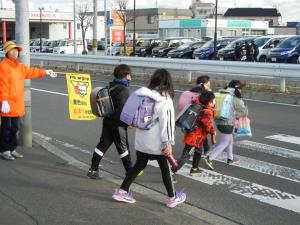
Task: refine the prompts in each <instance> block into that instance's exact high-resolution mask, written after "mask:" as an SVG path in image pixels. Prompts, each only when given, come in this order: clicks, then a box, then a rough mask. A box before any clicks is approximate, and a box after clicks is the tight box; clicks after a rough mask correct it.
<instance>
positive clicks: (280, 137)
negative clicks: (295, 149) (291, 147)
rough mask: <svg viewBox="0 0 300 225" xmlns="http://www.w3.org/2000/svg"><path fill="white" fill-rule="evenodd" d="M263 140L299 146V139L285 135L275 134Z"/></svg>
mask: <svg viewBox="0 0 300 225" xmlns="http://www.w3.org/2000/svg"><path fill="white" fill-rule="evenodd" d="M265 138H268V139H272V140H276V141H282V142H287V143H291V144H296V145H300V137H295V136H291V135H287V134H276V135H272V136H267V137H265Z"/></svg>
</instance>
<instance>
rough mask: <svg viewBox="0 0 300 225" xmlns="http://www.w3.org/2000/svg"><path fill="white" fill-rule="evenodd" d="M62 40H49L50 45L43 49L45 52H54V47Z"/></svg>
mask: <svg viewBox="0 0 300 225" xmlns="http://www.w3.org/2000/svg"><path fill="white" fill-rule="evenodd" d="M59 43H60V40H53V41H49V42H48V46H47V47H46V48H45V49H43V52H47V53H53V49H54V48H55V47H57V46H59Z"/></svg>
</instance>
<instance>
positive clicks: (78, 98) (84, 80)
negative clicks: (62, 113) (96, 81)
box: [66, 73, 96, 120]
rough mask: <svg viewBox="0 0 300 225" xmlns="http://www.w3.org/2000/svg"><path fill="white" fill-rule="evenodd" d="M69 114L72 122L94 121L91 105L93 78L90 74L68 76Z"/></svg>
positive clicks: (71, 74) (70, 74) (69, 74)
mask: <svg viewBox="0 0 300 225" xmlns="http://www.w3.org/2000/svg"><path fill="white" fill-rule="evenodd" d="M66 79H67V86H68V96H69V114H70V119H71V120H94V119H96V117H95V116H94V115H93V113H92V109H91V104H90V94H91V91H92V84H91V77H90V75H89V74H75V73H68V74H66Z"/></svg>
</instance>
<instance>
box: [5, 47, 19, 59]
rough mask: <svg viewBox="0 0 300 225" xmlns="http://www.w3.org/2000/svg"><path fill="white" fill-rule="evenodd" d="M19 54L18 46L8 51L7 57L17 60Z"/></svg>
mask: <svg viewBox="0 0 300 225" xmlns="http://www.w3.org/2000/svg"><path fill="white" fill-rule="evenodd" d="M18 56H19V51H18V50H17V49H16V48H13V49H11V50H10V51H9V52H8V53H7V57H8V58H9V59H11V60H17V59H18Z"/></svg>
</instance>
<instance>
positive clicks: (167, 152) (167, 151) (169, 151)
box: [163, 145, 172, 156]
mask: <svg viewBox="0 0 300 225" xmlns="http://www.w3.org/2000/svg"><path fill="white" fill-rule="evenodd" d="M163 152H164V156H169V155H171V154H172V145H168V146H167V147H166V148H165V149H164V150H163Z"/></svg>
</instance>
